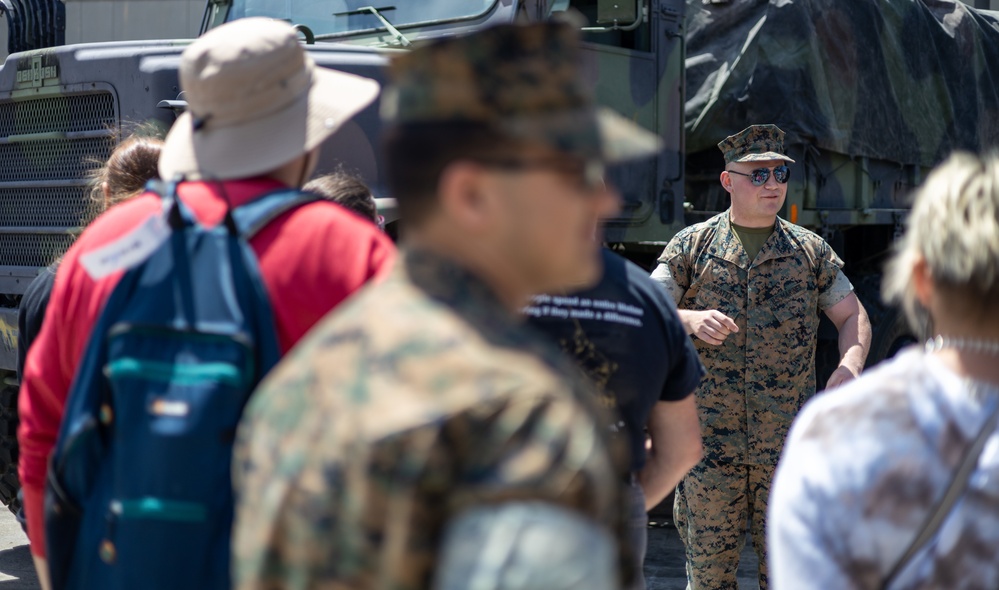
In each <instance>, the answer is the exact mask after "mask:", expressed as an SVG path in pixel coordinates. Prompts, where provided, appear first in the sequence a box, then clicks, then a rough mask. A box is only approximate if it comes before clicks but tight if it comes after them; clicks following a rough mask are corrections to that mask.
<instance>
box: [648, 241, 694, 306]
mask: <svg viewBox="0 0 999 590" xmlns="http://www.w3.org/2000/svg"><path fill="white" fill-rule="evenodd" d="M658 262H659V265H658V266H656V268H655V270H653V271H652V280H654V281H655V282H657V283H659V284H660V285H662V286H663V287H665V288H666V292H667V293H669V295H670V297H671V298H672V299H673V303H675V304H677V305H679V303H680V300H681V299H682V298H683V294H684V293H686V292H687V289H688V288H689V287H690V265H688V264H687V261H686V256H684V254H683V251H682V248H681V246H680V242H679V240H678V239H676V238H674V239H673V240H671V241H670V243H669V244H668V245H667V246H666V249H665V250H663V253H662V255H660V256H659V259H658Z"/></svg>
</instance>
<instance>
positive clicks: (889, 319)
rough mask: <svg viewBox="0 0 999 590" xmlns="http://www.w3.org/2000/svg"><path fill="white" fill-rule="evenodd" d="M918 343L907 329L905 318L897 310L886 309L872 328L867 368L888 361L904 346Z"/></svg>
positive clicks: (914, 335)
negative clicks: (872, 333) (872, 335)
mask: <svg viewBox="0 0 999 590" xmlns="http://www.w3.org/2000/svg"><path fill="white" fill-rule="evenodd" d="M918 342H919V339H918V338H917V337H916V334H915V331H914V330H912V329H911V328H910V327H909V323H908V322H907V321H906V320H905V316H904V315H903V314H902V313H900V312H899V310H897V309H888V310H886V311H885V313H884V315H883V316H882V317H881V321H880V322H878V325H876V326H875V327H874V337H873V338H871V351H870V353H868V355H867V367H868V368H870V367H873V366H874V365H876V364H878V363H880V362H881V361H883V360H887V359H890V358H891V357H893V356H895V355H896V354H898V352H899V351H900V350H902V349H903V348H905V347H906V346H909V345H911V344H917V343H918Z"/></svg>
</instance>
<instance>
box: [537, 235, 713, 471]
mask: <svg viewBox="0 0 999 590" xmlns="http://www.w3.org/2000/svg"><path fill="white" fill-rule="evenodd" d="M603 261H604V274H603V278H601V280H600V282H599V283H598V284H597V285H596V286H595V287H593V288H591V289H587V290H585V291H581V292H577V293H572V294H569V295H539V296H536V297H535V298H534V300H533V301H532V303H531V305H530V306H528V307H527V308H525V310H524V312H525V313H526V314H527V316H528V318H529V321H530V323H531V324H533V325H534V326H535V327H536V328H539V329H540V330H541V331H543V332H545V333H546V334H548V335H550V336H552V337H553V338H555V340H556V341H557V342H558V343H559V345H560V346H561V347H562V349H563V350H565V351H566V352H568V353H569V354H570V355H572V356H573V357H574V358H575V359H576V361H577V363H578V364H579V365H580V366H581V367H582V369H583V371H584V372H585V373H586V374H587V375H588V376H589V377H590V378H591V379H592V380H593V381H594V382H595V383H596V384H597V386H598V388H599V389H600V391H601V395H602V399H601V401H602V403H603V404H604V405H606V406H609V407H616V408H617V410H618V415H619V416H620V422H619V423H618V424H616V425H614V426H615V428H617V429H619V430H621V429H623V430H624V431H625V433H626V434H627V436H628V443H629V447H630V450H631V469H632V471H633V472H637V471H640V470H641V469H642V467H643V466H644V465H645V425H646V423H647V422H648V419H649V413H650V412H651V410H652V407H653V406H654V405H655V404H656V402H659V401H678V400H681V399H683V398H685V397H687V396H688V395H691V394H692V393H693V391H694V388H696V387H697V384H698V382H700V380H701V377H703V376H704V367H703V366H702V365H701V361H700V359H698V357H697V351H696V349H695V348H694V345H693V344H692V343H691V341H690V338H689V337H688V336H687V333H686V331H685V330H684V328H683V325H682V324H681V323H680V318H679V316H678V315H677V312H676V305H675V304H674V303H673V301H672V300H671V299H670V297H669V294H667V293H666V290H665V289H663V287H662V286H661V285H659V284H657V283H656V282H655V281H653V280H652V279H651V278H649V276H648V273H646V272H645V271H644V270H642V269H641V267H639V266H637V265H635V264H633V263H631V262H629V261H627V260H625V259H624V258H621V257H620V256H618V255H617V254H614V253H613V252H611V251H609V250H606V249H605V250H604V251H603Z"/></svg>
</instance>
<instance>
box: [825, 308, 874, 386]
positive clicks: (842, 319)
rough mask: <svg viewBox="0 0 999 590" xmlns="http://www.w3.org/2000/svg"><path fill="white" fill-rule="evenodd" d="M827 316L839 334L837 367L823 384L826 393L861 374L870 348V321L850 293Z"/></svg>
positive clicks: (829, 310) (827, 312) (828, 310)
mask: <svg viewBox="0 0 999 590" xmlns="http://www.w3.org/2000/svg"><path fill="white" fill-rule="evenodd" d="M826 315H828V316H829V319H830V320H832V322H833V324H835V326H836V329H837V330H838V331H839V357H840V360H839V366H838V367H836V370H835V371H833V374H832V375H831V376H830V377H829V380H828V381H827V382H826V389H832V388H834V387H838V386H840V385H843V384H844V383H846V382H848V381H851V380H853V379H854V378H856V377H857V376H858V375H860V372H861V371H863V370H864V363H865V362H866V361H867V351H868V350H870V348H871V321H870V320H869V319H868V318H867V311H865V310H864V306H863V305H861V304H860V300H859V299H857V296H856V295H855V294H853V293H850V295H849V296H847V297H846V298H845V299H843V300H842V301H840V302H839V303H837V304H836V305H834V306H832V307H830V308H829V309H827V310H826Z"/></svg>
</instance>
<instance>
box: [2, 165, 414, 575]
mask: <svg viewBox="0 0 999 590" xmlns="http://www.w3.org/2000/svg"><path fill="white" fill-rule="evenodd" d="M280 188H283V185H282V184H280V183H279V182H277V181H275V180H271V179H263V178H257V179H251V180H238V181H226V182H224V183H203V182H189V183H184V184H181V185H180V187H179V189H178V194H179V196H180V198H181V199H182V200H183V201H184V203H185V204H187V205H188V206H189V207H190V208H191V209H192V211H193V212H194V214H195V215H196V216H197V218H198V219H199V220H200V221H201V222H202V223H204V224H206V225H215V224H217V223H219V222H220V221H221V220H222V218H223V217H224V215H225V210H226V207H227V205H226V198H227V199H228V201H229V202H230V203H231V204H232V205H233V206H237V205H240V204H242V203H246V202H248V201H250V200H252V199H254V198H255V197H257V196H260V195H262V194H264V193H267V192H271V191H274V190H277V189H280ZM160 208H161V205H160V199H159V198H158V197H157V196H155V195H152V194H146V195H142V196H139V197H136V198H135V199H132V200H130V201H128V202H126V203H123V204H121V205H118V206H116V207H114V208H112V209H111V210H109V211H108V212H106V213H105V214H104V215H102V216H101V217H99V218H98V219H97V220H96V221H94V222H93V223H92V224H91V225H90V226H89V227H88V228H87V229H86V230H85V231H84V232H83V234H82V235H81V236H80V237H79V239H78V240H77V241H76V243H75V244H73V246H72V247H71V248H70V249H69V251H68V252H67V253H66V256H65V257H64V258H63V261H62V263H61V264H60V266H59V271H58V274H57V276H56V280H55V286H54V287H53V290H52V297H51V299H50V301H49V307H48V310H47V312H46V316H45V321H44V323H43V325H42V329H41V332H39V334H38V338H37V340H36V341H35V342H34V344H33V345H32V346H31V350H30V351H29V352H28V357H27V359H26V361H25V367H24V376H23V379H22V383H21V391H20V397H19V400H18V407H19V412H20V416H21V425H20V427H19V428H18V432H17V437H18V443H19V445H20V462H19V465H18V474H19V475H20V478H21V485H22V487H23V489H24V507H25V512H26V515H27V518H28V536H29V538H30V540H31V551H32V553H34V554H35V555H38V556H44V555H45V530H44V514H43V490H44V485H45V472H46V468H47V464H48V458H49V455H50V454H51V453H52V448H53V447H54V446H55V442H56V437H57V436H58V434H59V425H60V422H61V420H62V415H63V411H64V408H65V405H66V396H67V394H68V393H69V387H70V384H71V382H72V380H73V376H74V374H75V372H76V368H77V366H78V365H79V362H80V360H81V358H82V356H83V352H84V349H85V347H86V344H87V342H88V340H89V337H90V331H91V330H92V329H93V326H94V324H95V323H96V322H97V319H98V316H99V314H100V312H101V310H102V309H103V307H104V303H105V302H106V301H107V298H108V296H109V295H110V294H111V291H112V290H113V289H114V287H115V285H116V284H117V283H118V281H119V280H120V279H121V276H122V274H123V272H121V271H119V272H115V273H113V274H110V275H108V276H105V277H103V278H100V279H97V280H94V279H93V278H91V276H90V275H89V274H88V273H87V271H86V270H85V269H84V267H83V266H82V265H81V263H80V256H81V255H83V254H86V253H87V252H91V251H93V250H95V249H97V248H100V247H101V246H104V245H106V244H108V243H110V242H112V241H114V240H116V239H117V238H119V237H121V236H123V235H125V234H127V233H128V232H129V231H131V230H133V229H134V228H136V227H138V226H139V225H140V224H142V223H143V222H144V221H146V220H147V219H149V217H151V216H152V215H154V214H156V213H157V212H158V211H159V210H160ZM250 246H251V247H252V248H253V250H254V252H256V254H257V257H258V259H259V264H260V272H261V274H262V276H263V282H264V285H265V287H266V289H267V293H268V295H269V296H270V301H271V307H272V308H273V310H274V315H275V323H276V326H277V333H278V340H279V343H280V346H281V352H282V354H283V353H285V352H287V351H288V349H290V348H291V347H292V346H294V344H295V343H296V342H298V340H299V339H300V338H301V337H302V336H303V335H304V334H305V333H306V332H307V331H308V330H309V329H310V328H311V327H312V326H313V325H314V324H315V323H316V322H317V321H318V320H319V319H320V318H321V317H323V316H324V315H325V314H326V313H327V312H328V311H330V310H331V309H333V307H335V306H336V305H337V304H339V303H340V302H341V301H343V300H344V299H345V298H346V297H347V296H349V295H350V294H351V293H353V292H354V291H356V290H357V289H358V288H359V287H361V286H362V285H364V284H365V283H366V282H367V281H369V280H371V279H372V278H375V277H380V276H382V275H383V274H384V273H385V272H386V271H387V270H388V269H389V267H390V266H391V263H392V262H393V261H394V259H395V247H394V246H393V245H392V242H391V240H389V239H388V238H387V237H386V236H385V235H384V234H383V233H382V232H380V231H379V230H378V228H377V227H375V226H374V225H373V224H371V223H370V222H367V221H365V220H363V219H361V218H360V217H357V216H355V215H354V214H352V213H350V212H348V211H347V210H346V209H343V208H341V207H339V206H338V205H334V204H332V203H328V202H314V203H309V204H307V205H304V206H301V207H299V208H297V209H293V210H292V211H289V212H287V213H285V214H283V215H281V216H280V217H278V218H277V219H275V220H274V221H273V222H271V223H270V224H269V225H268V226H267V227H265V228H264V229H263V230H261V231H260V232H259V233H257V235H255V236H254V237H253V239H252V240H251V241H250Z"/></svg>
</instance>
